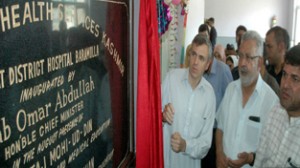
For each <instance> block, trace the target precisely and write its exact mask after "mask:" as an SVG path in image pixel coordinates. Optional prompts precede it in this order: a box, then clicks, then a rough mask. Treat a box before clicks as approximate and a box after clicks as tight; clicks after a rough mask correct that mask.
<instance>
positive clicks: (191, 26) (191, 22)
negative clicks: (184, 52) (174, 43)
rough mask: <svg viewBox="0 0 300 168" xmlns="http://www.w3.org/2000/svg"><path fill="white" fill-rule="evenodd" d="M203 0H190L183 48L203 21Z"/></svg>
mask: <svg viewBox="0 0 300 168" xmlns="http://www.w3.org/2000/svg"><path fill="white" fill-rule="evenodd" d="M204 6H205V2H204V0H190V5H189V13H188V18H187V26H186V27H187V28H186V38H185V48H186V47H187V46H188V45H189V44H190V43H191V42H192V40H193V38H194V37H195V35H196V34H197V33H198V28H199V26H200V24H202V22H203V21H204V10H205V9H204Z"/></svg>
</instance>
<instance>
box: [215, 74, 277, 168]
mask: <svg viewBox="0 0 300 168" xmlns="http://www.w3.org/2000/svg"><path fill="white" fill-rule="evenodd" d="M277 102H278V97H277V95H276V94H275V93H274V91H273V90H272V89H271V88H270V87H269V86H268V85H267V84H266V83H265V82H264V81H263V80H262V78H261V76H260V75H259V76H258V80H257V83H256V86H255V89H254V91H253V93H252V95H251V96H250V97H249V99H248V101H247V103H246V104H245V106H244V107H243V95H242V86H241V80H240V79H238V80H236V81H234V82H232V83H230V84H229V85H228V87H227V89H226V92H225V95H224V98H223V100H222V102H221V104H220V108H219V109H218V112H217V125H218V128H219V129H220V130H222V132H223V139H222V142H223V150H224V153H225V154H226V156H227V157H230V158H231V159H234V160H235V159H237V155H238V154H239V153H241V152H255V151H256V149H257V145H258V140H259V136H260V134H261V127H262V125H263V124H264V123H265V121H266V118H267V113H268V112H269V111H271V109H272V107H273V106H275V104H276V103H277ZM244 167H249V165H245V166H244Z"/></svg>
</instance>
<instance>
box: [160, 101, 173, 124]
mask: <svg viewBox="0 0 300 168" xmlns="http://www.w3.org/2000/svg"><path fill="white" fill-rule="evenodd" d="M173 118H174V107H173V105H172V104H171V103H168V104H167V105H165V108H164V111H163V122H167V123H168V124H170V125H172V124H173Z"/></svg>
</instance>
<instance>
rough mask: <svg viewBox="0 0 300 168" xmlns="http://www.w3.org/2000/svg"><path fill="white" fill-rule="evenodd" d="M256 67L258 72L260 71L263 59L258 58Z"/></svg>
mask: <svg viewBox="0 0 300 168" xmlns="http://www.w3.org/2000/svg"><path fill="white" fill-rule="evenodd" d="M257 65H258V66H257V67H258V69H259V71H260V70H261V68H262V66H264V58H263V57H258V63H257Z"/></svg>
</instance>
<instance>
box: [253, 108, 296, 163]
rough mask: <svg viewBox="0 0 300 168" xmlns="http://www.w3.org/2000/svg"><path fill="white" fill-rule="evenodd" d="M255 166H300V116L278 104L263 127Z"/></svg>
mask: <svg viewBox="0 0 300 168" xmlns="http://www.w3.org/2000/svg"><path fill="white" fill-rule="evenodd" d="M254 167H257V168H260V167H300V117H297V118H294V117H289V116H288V114H287V112H286V110H285V109H284V108H283V107H282V106H281V105H280V104H278V105H277V106H276V107H275V108H274V109H273V110H272V111H271V113H270V115H269V117H268V121H267V123H266V126H265V127H264V128H263V131H262V135H261V138H260V143H259V146H258V149H257V152H256V159H255V162H254Z"/></svg>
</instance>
